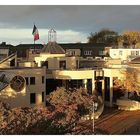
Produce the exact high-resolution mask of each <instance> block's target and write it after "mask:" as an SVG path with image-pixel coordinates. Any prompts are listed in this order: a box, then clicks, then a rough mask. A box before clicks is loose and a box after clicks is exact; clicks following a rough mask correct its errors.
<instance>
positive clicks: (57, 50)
mask: <svg viewBox="0 0 140 140" xmlns="http://www.w3.org/2000/svg"><path fill="white" fill-rule="evenodd" d="M41 53H49V54H65V50H64V49H63V48H62V47H61V46H60V45H58V44H57V43H56V42H49V43H48V44H47V45H44V47H43V48H42V50H41Z"/></svg>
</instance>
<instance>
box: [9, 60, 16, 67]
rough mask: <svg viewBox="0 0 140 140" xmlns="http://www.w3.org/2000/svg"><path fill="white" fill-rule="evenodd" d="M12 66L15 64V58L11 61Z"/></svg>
mask: <svg viewBox="0 0 140 140" xmlns="http://www.w3.org/2000/svg"><path fill="white" fill-rule="evenodd" d="M10 66H11V67H12V66H15V59H13V60H11V61H10Z"/></svg>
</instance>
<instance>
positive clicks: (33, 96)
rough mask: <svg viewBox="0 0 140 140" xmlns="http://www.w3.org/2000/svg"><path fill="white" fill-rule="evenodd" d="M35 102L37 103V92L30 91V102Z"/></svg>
mask: <svg viewBox="0 0 140 140" xmlns="http://www.w3.org/2000/svg"><path fill="white" fill-rule="evenodd" d="M35 103H36V94H35V93H30V104H35Z"/></svg>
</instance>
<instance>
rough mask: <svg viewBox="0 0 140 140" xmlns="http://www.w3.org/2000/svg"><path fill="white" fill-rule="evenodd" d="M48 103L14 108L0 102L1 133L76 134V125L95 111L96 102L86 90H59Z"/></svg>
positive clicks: (51, 96) (52, 94)
mask: <svg viewBox="0 0 140 140" xmlns="http://www.w3.org/2000/svg"><path fill="white" fill-rule="evenodd" d="M46 100H47V106H46V107H43V106H38V107H19V108H13V109H11V108H10V107H9V106H7V104H4V103H2V102H0V134H71V133H73V134H75V129H74V128H75V126H76V124H77V122H78V121H79V120H80V119H81V117H82V116H83V115H86V114H90V113H91V112H92V106H93V101H96V100H97V99H96V97H95V96H93V95H90V96H89V95H88V94H87V93H86V92H85V90H83V89H77V90H75V91H66V89H64V88H58V89H57V90H56V91H54V92H52V93H51V94H50V95H48V96H47V99H46ZM79 129H82V128H79Z"/></svg>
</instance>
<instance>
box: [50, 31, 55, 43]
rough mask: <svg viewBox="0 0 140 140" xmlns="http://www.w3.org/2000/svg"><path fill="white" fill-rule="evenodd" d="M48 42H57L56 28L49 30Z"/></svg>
mask: <svg viewBox="0 0 140 140" xmlns="http://www.w3.org/2000/svg"><path fill="white" fill-rule="evenodd" d="M48 42H56V31H55V30H54V29H50V30H49V31H48Z"/></svg>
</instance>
